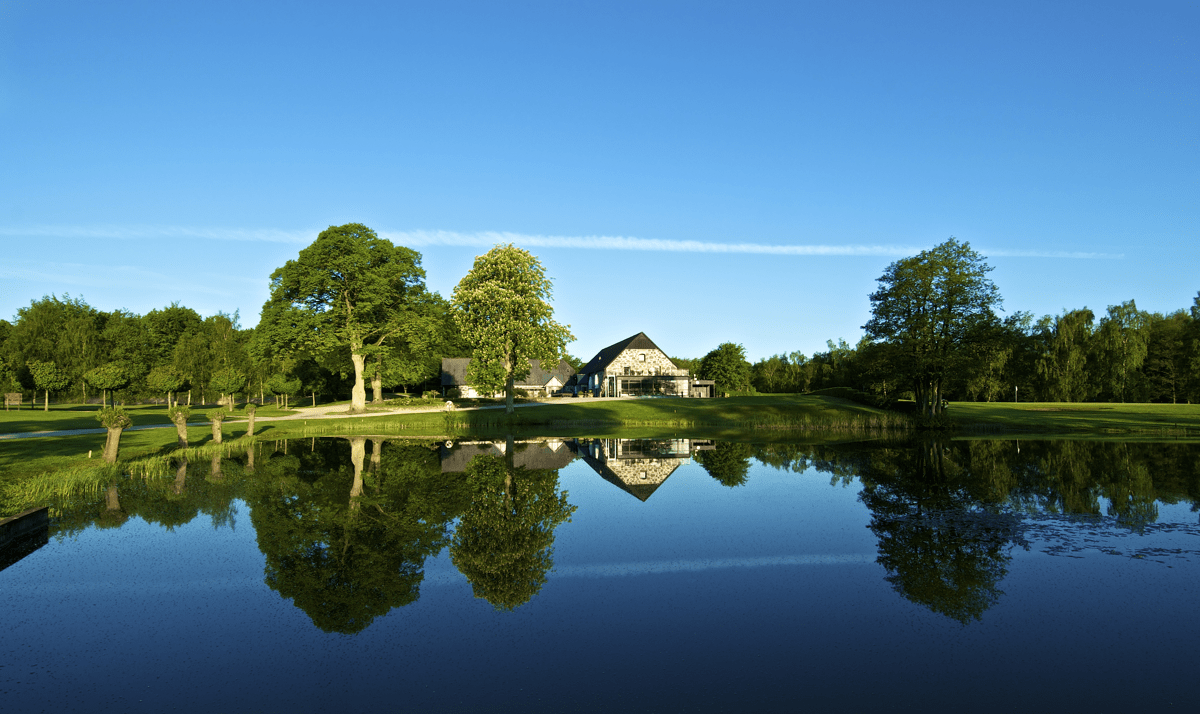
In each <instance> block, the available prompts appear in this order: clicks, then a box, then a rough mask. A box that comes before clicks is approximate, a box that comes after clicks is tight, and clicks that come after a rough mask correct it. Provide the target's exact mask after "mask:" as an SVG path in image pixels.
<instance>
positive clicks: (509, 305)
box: [451, 244, 575, 414]
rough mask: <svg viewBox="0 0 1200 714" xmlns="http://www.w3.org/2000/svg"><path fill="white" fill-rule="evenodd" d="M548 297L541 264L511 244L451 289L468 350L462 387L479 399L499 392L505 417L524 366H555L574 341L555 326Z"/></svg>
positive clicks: (497, 249) (565, 328)
mask: <svg viewBox="0 0 1200 714" xmlns="http://www.w3.org/2000/svg"><path fill="white" fill-rule="evenodd" d="M551 295H552V291H551V283H550V279H549V278H547V277H546V273H545V270H543V268H542V264H541V262H540V261H539V260H538V259H537V258H536V257H534V256H533V254H531V253H529V252H527V251H524V250H521V249H520V248H517V247H514V246H513V245H512V244H509V245H498V246H496V247H495V248H492V249H491V250H490V251H488V252H487V253H486V254H484V255H481V256H478V257H477V258H475V265H474V266H473V267H472V268H471V270H470V272H468V273H467V274H466V276H465V277H463V279H462V280H460V281H459V283H458V285H457V287H455V288H454V296H453V298H452V299H451V304H452V305H453V306H454V309H455V319H456V320H457V322H458V326H459V329H460V330H461V331H462V336H463V339H464V340H465V341H466V342H467V344H469V345H470V346H471V350H472V352H471V364H470V366H469V367H468V369H467V383H468V384H470V385H471V386H472V387H474V388H475V389H476V390H478V391H479V392H480V393H481V394H494V393H496V392H498V391H500V390H501V389H503V390H504V395H505V399H504V401H505V405H506V412H507V413H509V414H512V413H513V392H514V384H515V381H516V380H517V379H520V378H523V377H525V376H527V375H528V374H529V360H531V359H539V360H542V361H543V363H546V362H549V363H554V362H555V361H557V360H558V359H559V357H560V356H561V355H563V354H565V349H566V346H567V343H569V342H572V341H573V340H574V339H575V337H574V336H573V335H572V334H571V330H570V327H571V326H570V325H560V324H558V323H557V322H555V321H554V308H552V307H551V306H550V298H551Z"/></svg>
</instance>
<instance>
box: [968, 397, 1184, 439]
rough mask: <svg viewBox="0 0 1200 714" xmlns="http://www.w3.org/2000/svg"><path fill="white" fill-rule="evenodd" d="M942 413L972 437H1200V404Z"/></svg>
mask: <svg viewBox="0 0 1200 714" xmlns="http://www.w3.org/2000/svg"><path fill="white" fill-rule="evenodd" d="M946 413H947V415H948V416H949V417H950V419H951V420H952V421H953V423H954V424H955V425H956V426H958V427H960V428H961V429H963V430H966V431H973V432H985V433H1022V434H1030V433H1032V434H1056V435H1081V434H1088V435H1094V436H1100V437H1103V436H1105V435H1107V436H1113V435H1119V434H1130V435H1152V436H1163V437H1200V404H1105V403H1073V402H1071V403H1063V402H1045V403H1038V402H1030V403H1013V402H990V403H985V402H954V403H952V404H951V405H950V407H949V409H947V412H946Z"/></svg>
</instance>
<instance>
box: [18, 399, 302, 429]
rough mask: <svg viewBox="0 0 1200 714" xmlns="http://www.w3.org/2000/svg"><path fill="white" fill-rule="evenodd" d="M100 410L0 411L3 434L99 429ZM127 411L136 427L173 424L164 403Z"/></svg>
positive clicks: (201, 413)
mask: <svg viewBox="0 0 1200 714" xmlns="http://www.w3.org/2000/svg"><path fill="white" fill-rule="evenodd" d="M218 408H219V407H216V406H205V407H193V408H192V417H191V419H189V420H188V421H189V423H191V422H196V423H206V420H207V416H206V415H207V414H208V413H209V412H210V411H213V410H216V409H218ZM98 411H100V407H99V406H98V405H95V404H86V405H84V404H77V405H62V406H59V405H51V407H50V411H42V409H41V408H40V407H39V408H37V409H34V410H30V409H29V408H28V406H26V407H25V408H23V409H21V410H12V411H7V412H5V411H0V434H24V433H28V432H32V431H63V430H68V429H98V428H100V423H99V422H98V421H96V412H98ZM125 413H126V414H128V415H129V418H130V419H132V420H133V425H134V426H152V425H170V423H171V420H170V419H168V418H167V408H166V406H164V405H161V404H139V405H136V406H130V407H125ZM295 413H296V412H295V411H292V410H283V409H278V408H276V407H275V406H274V405H271V404H267V405H264V406H261V407H258V410H257V412H256V414H257V415H258V416H259V417H268V416H282V415H285V414H295ZM245 417H246V408H245V406H244V405H239V406H238V408H237V410H236V411H235V412H234V413H233V415H232V416H231V417H230V418H232V419H244V418H245Z"/></svg>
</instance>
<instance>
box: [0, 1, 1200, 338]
mask: <svg viewBox="0 0 1200 714" xmlns="http://www.w3.org/2000/svg"><path fill="white" fill-rule="evenodd" d="M1198 179H1200V6H1198V5H1197V4H1196V3H1195V2H1186V3H1185V2H1181V3H1170V2H1149V3H1136V4H1135V3H1102V2H1087V3H1047V2H1044V1H1042V2H1030V3H1020V2H1004V3H994V4H991V5H982V4H969V3H919V2H906V3H892V2H880V3H852V2H847V3H828V2H824V3H800V2H786V3H767V2H761V3H731V2H727V3H704V2H695V1H692V2H679V3H670V2H646V1H642V2H630V3H623V2H591V3H589V2H545V3H518V2H506V3H453V2H438V3H420V4H400V3H339V4H337V5H333V4H327V3H323V4H317V3H298V2H289V3H278V4H271V3H222V2H207V3H202V4H190V5H185V4H179V3H150V2H146V3H133V2H128V3H85V2H53V1H50V2H3V1H0V241H2V242H3V246H4V249H3V252H2V256H3V258H2V262H0V317H5V318H8V319H11V316H12V315H14V314H15V312H16V310H17V308H18V307H20V306H22V305H27V304H28V303H29V301H30V300H31V299H33V298H37V297H40V296H41V295H43V294H49V293H56V294H58V295H60V296H61V295H62V294H64V293H70V294H71V295H72V296H83V297H84V298H85V299H87V301H88V302H89V303H91V304H92V305H94V306H96V307H97V308H100V309H104V310H111V309H114V308H126V309H129V310H133V311H135V312H139V313H144V312H146V311H148V310H150V309H153V308H155V307H161V306H164V305H167V304H169V303H171V302H172V301H176V300H178V301H180V302H182V303H183V304H185V305H188V306H191V307H193V308H195V309H197V310H198V311H200V312H201V313H203V314H212V313H214V312H216V311H218V310H223V311H226V312H232V311H233V310H239V311H240V314H241V316H242V322H243V324H244V325H247V326H248V325H253V324H254V323H255V322H257V318H258V311H259V309H260V308H261V306H262V303H263V301H264V300H265V299H266V296H267V278H268V275H269V274H270V273H271V271H272V270H274V269H275V268H276V267H278V266H280V265H282V264H283V263H284V262H286V261H287V260H288V259H290V258H292V257H294V256H295V255H296V253H297V252H298V251H299V250H300V249H301V248H303V247H304V246H305V245H307V244H308V243H309V242H311V241H312V240H313V239H314V238H315V237H316V235H317V233H318V232H320V230H321V229H323V228H324V227H326V226H329V225H337V224H342V223H348V222H361V223H365V224H367V225H368V226H370V227H372V228H374V229H375V230H376V231H378V232H379V233H380V234H381V235H384V236H386V237H389V238H391V239H392V240H393V241H396V242H399V243H403V244H406V245H409V246H411V247H413V248H415V249H417V250H419V251H421V253H422V254H423V256H424V267H425V269H426V271H427V273H428V280H427V282H428V285H429V287H430V288H431V289H434V290H437V291H439V292H441V293H442V294H443V295H447V296H448V295H449V294H450V292H451V291H452V290H453V287H454V285H455V284H456V283H457V281H458V280H459V279H460V278H461V277H462V275H463V274H465V272H466V271H467V270H468V269H469V268H470V265H471V262H472V260H473V258H474V256H475V255H478V254H480V253H482V252H484V251H486V250H487V249H488V248H489V247H490V246H491V245H493V244H494V243H496V242H498V241H504V242H508V241H511V242H514V243H516V244H517V245H520V246H522V247H525V248H527V249H529V250H532V251H533V252H534V253H535V254H537V255H538V256H539V257H540V258H541V260H542V262H543V264H544V265H545V267H546V270H547V273H548V274H549V275H550V276H551V277H552V278H553V279H554V281H555V307H556V316H557V317H558V319H559V320H560V321H562V322H567V323H570V324H571V325H572V329H573V331H574V333H575V335H576V337H577V342H575V343H574V344H573V345H572V346H571V347H570V349H571V351H572V352H573V353H575V354H577V355H580V356H583V357H588V356H590V355H591V354H593V353H594V352H596V351H597V350H598V349H600V348H601V347H604V346H605V345H607V344H610V343H612V342H615V341H617V340H619V339H621V338H624V337H627V336H629V335H631V334H634V333H637V332H639V331H645V332H646V333H647V334H649V335H650V336H651V337H652V338H653V339H654V340H655V341H656V342H657V343H658V344H659V345H660V346H661V347H663V348H664V349H665V350H666V351H667V352H668V353H670V354H673V355H679V356H700V355H703V354H704V353H705V352H707V351H708V350H709V349H712V348H713V347H715V346H716V345H717V344H718V343H720V342H725V341H732V342H737V343H741V344H743V345H744V346H745V347H746V350H747V352H748V354H749V355H750V357H751V358H752V359H757V358H759V357H763V356H767V355H770V354H773V353H778V352H785V351H792V350H800V351H803V352H806V353H810V354H811V353H812V352H813V351H814V350H818V349H823V347H824V344H825V340H827V339H830V338H833V339H836V338H838V337H843V338H846V339H847V340H848V341H850V342H854V341H856V340H857V339H858V338H859V337H860V336H861V329H860V326H861V325H862V324H863V323H864V322H865V321H866V319H867V316H868V313H869V308H870V303H869V300H868V299H867V296H868V294H869V293H870V292H871V291H872V290H873V289H874V287H875V279H876V278H878V277H879V275H880V274H881V273H882V272H883V270H884V268H885V267H886V266H887V265H888V264H889V263H890V262H891V261H893V260H896V259H898V258H900V257H904V256H906V255H911V254H913V253H915V252H917V251H918V250H920V249H922V248H927V247H930V246H932V245H935V244H937V243H939V242H941V241H943V240H945V239H946V238H948V237H950V236H952V235H953V236H957V237H958V238H960V239H962V240H966V241H969V242H970V243H971V245H972V246H973V247H975V248H976V249H977V250H979V251H980V252H981V253H982V254H983V255H986V256H987V257H988V259H989V262H990V263H991V264H992V265H993V266H994V267H995V271H994V272H993V273H992V278H993V280H994V281H995V282H996V284H997V285H998V286H999V288H1000V291H1001V294H1002V295H1003V296H1004V301H1005V304H1004V307H1005V309H1006V310H1007V311H1009V312H1011V311H1015V310H1028V311H1031V312H1034V313H1035V314H1038V315H1041V314H1046V313H1057V312H1060V311H1061V310H1063V309H1064V308H1076V307H1083V306H1087V307H1090V308H1092V309H1093V310H1096V311H1097V312H1098V313H1099V312H1103V310H1104V309H1105V307H1106V306H1108V305H1111V304H1115V303H1119V302H1122V301H1124V300H1129V299H1135V300H1136V301H1137V304H1138V306H1139V307H1141V308H1142V309H1148V310H1154V311H1164V312H1165V311H1172V310H1176V309H1179V308H1186V307H1189V306H1190V305H1191V303H1192V299H1193V297H1194V296H1195V295H1196V293H1197V290H1200V274H1198V271H1197V269H1196V268H1197V266H1198V265H1200V240H1198V235H1200V203H1198V201H1197V197H1198V196H1200V185H1198V184H1200V181H1198Z"/></svg>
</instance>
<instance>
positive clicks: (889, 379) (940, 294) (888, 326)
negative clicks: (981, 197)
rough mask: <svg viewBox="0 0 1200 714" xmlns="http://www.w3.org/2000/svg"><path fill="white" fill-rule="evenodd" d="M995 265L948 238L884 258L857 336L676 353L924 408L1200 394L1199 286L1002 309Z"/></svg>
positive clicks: (732, 385)
mask: <svg viewBox="0 0 1200 714" xmlns="http://www.w3.org/2000/svg"><path fill="white" fill-rule="evenodd" d="M990 271H991V267H990V266H988V265H987V264H986V263H985V262H984V258H983V257H982V256H980V255H979V254H978V253H976V252H975V251H973V250H971V248H970V245H969V244H967V243H961V242H959V241H957V240H955V239H950V240H949V241H947V242H945V243H943V244H941V245H939V246H937V247H935V248H933V249H931V250H928V251H923V252H922V253H920V254H918V255H917V256H913V257H911V258H905V259H903V260H900V261H896V262H895V263H893V264H892V265H891V266H889V267H888V269H887V270H886V271H885V272H884V274H883V276H881V277H880V278H879V284H880V289H879V290H878V291H876V292H875V293H873V294H872V295H871V296H870V299H871V303H872V310H871V319H870V320H869V321H868V323H867V324H866V325H864V326H863V327H864V331H865V332H866V335H865V336H864V337H863V338H862V339H861V340H860V341H859V342H858V344H856V345H850V344H848V343H847V342H846V341H845V340H841V339H839V340H838V341H837V342H836V343H835V342H834V341H832V340H829V341H828V342H826V345H827V349H826V350H824V351H819V352H816V353H814V354H812V355H811V356H810V355H806V354H804V353H802V352H798V351H797V352H790V353H786V354H777V355H772V356H770V357H766V358H764V359H760V360H758V361H757V362H755V363H754V364H750V363H749V362H748V361H747V360H746V359H745V350H744V349H743V348H742V346H741V345H737V344H733V343H724V344H722V345H720V346H719V347H717V348H716V349H714V350H713V351H712V352H710V353H709V354H708V355H706V356H705V357H704V358H703V359H702V360H687V359H679V358H673V359H675V361H676V362H679V363H683V364H686V365H689V366H691V367H692V368H693V373H695V374H698V375H699V376H700V377H701V378H705V379H715V380H716V381H717V386H718V389H719V390H720V391H723V392H726V393H739V392H760V393H807V392H815V391H820V390H827V389H840V390H847V389H849V390H854V391H856V392H861V393H863V394H866V395H870V396H872V397H874V398H875V399H877V400H878V401H879V402H880V403H894V401H895V400H896V399H911V400H913V401H915V402H916V403H917V404H918V406H919V407H920V408H921V410H922V411H923V412H925V413H927V414H930V415H936V414H938V413H940V410H941V405H942V404H943V403H944V402H945V401H947V400H950V401H985V402H990V401H1036V402H1088V401H1101V402H1160V403H1163V402H1165V403H1172V404H1174V403H1185V402H1186V403H1193V402H1196V401H1200V293H1197V296H1196V298H1195V299H1194V300H1193V302H1192V305H1190V306H1188V307H1187V308H1186V309H1185V308H1181V309H1179V310H1176V311H1174V312H1171V313H1167V314H1163V313H1158V312H1147V311H1144V310H1139V309H1138V307H1137V304H1136V303H1135V302H1134V301H1133V300H1129V301H1127V302H1122V303H1120V304H1118V305H1110V306H1108V309H1107V310H1106V311H1105V312H1104V313H1103V314H1101V315H1099V316H1097V314H1096V313H1094V312H1093V311H1092V310H1090V309H1088V308H1086V307H1083V308H1078V309H1073V310H1065V311H1063V313H1062V314H1060V315H1045V316H1043V317H1041V318H1035V317H1034V316H1033V315H1032V314H1031V313H1029V312H1023V311H1018V312H1014V313H1012V314H1009V315H1007V316H1003V317H1002V316H1001V315H1000V314H999V311H1000V307H1001V305H1002V300H1001V297H1000V292H999V290H998V288H997V287H996V286H995V285H994V284H993V283H992V282H991V281H990V280H989V279H988V278H987V273H988V272H990ZM681 366H682V364H681Z"/></svg>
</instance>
